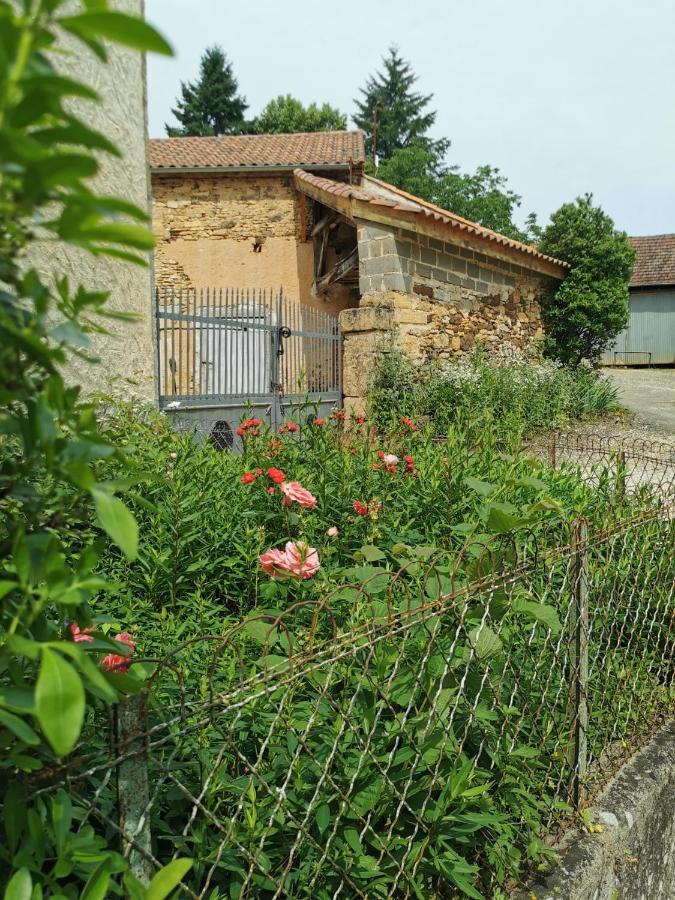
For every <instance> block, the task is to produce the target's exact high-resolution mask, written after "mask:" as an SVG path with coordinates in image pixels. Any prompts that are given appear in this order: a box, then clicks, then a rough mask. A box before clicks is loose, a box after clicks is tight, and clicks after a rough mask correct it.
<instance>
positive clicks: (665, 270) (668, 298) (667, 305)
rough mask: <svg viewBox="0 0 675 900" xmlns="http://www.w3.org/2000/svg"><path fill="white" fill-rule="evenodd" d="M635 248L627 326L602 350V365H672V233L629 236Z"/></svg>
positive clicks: (674, 252)
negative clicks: (603, 351)
mask: <svg viewBox="0 0 675 900" xmlns="http://www.w3.org/2000/svg"><path fill="white" fill-rule="evenodd" d="M629 240H630V242H631V244H632V245H633V246H634V247H635V249H636V251H637V256H636V258H635V265H634V267H633V276H632V278H631V281H630V320H629V322H628V327H627V328H626V329H625V330H624V331H622V332H621V334H620V335H619V336H618V337H617V339H616V341H615V342H614V344H613V346H611V347H608V348H607V350H606V351H605V353H604V355H603V357H602V361H603V363H605V364H606V365H629V366H630V365H675V234H654V235H646V236H644V237H632V238H629Z"/></svg>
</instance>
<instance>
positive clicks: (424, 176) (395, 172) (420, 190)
mask: <svg viewBox="0 0 675 900" xmlns="http://www.w3.org/2000/svg"><path fill="white" fill-rule="evenodd" d="M434 167H435V159H434V154H433V153H432V151H431V150H430V148H429V147H428V146H426V145H425V144H422V143H420V142H419V141H415V142H414V143H412V144H411V145H410V146H409V147H403V148H400V149H398V150H394V152H393V153H392V155H391V156H390V157H389V159H385V160H383V162H382V163H380V165H379V167H378V169H377V177H378V178H380V179H381V180H382V181H386V182H387V183H388V184H393V185H394V187H398V188H401V189H402V190H404V191H408V193H409V194H414V195H415V196H416V197H421V198H422V199H423V200H429V201H430V202H431V203H434V202H435V197H436V193H437V188H438V182H439V176H440V174H441V172H440V171H437V170H436V171H435V170H434Z"/></svg>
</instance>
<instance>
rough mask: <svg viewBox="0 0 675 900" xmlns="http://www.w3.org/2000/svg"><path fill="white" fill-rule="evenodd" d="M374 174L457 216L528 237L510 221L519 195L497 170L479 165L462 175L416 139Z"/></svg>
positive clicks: (397, 151) (386, 161)
mask: <svg viewBox="0 0 675 900" xmlns="http://www.w3.org/2000/svg"><path fill="white" fill-rule="evenodd" d="M377 174H378V177H379V178H381V179H382V180H383V181H387V182H388V183H389V184H393V185H394V186H395V187H399V188H402V189H403V190H405V191H408V192H409V193H411V194H415V196H417V197H421V198H422V199H423V200H429V201H430V202H431V203H435V204H437V205H438V206H441V207H443V209H447V210H449V211H450V212H453V213H455V214H456V215H458V216H463V217H464V218H465V219H470V220H471V221H472V222H477V223H478V224H479V225H484V226H485V227H486V228H492V229H493V230H494V231H499V232H500V233H501V234H506V235H508V236H509V237H513V238H515V239H516V240H526V239H527V235H526V233H524V232H523V231H521V230H520V229H519V228H518V227H517V225H516V224H515V223H514V221H513V213H514V211H515V209H516V208H517V207H518V206H520V199H521V198H520V196H519V195H518V194H516V193H515V192H514V191H512V190H510V189H509V187H508V183H507V181H506V178H505V177H504V176H503V175H502V174H501V173H500V171H499V169H495V168H493V167H492V166H479V167H478V169H476V171H475V173H474V174H462V173H460V172H458V171H457V169H456V168H446V167H444V166H443V164H442V162H441V161H440V160H439V159H438V155H437V153H436V152H435V150H434V149H433V148H432V147H429V146H427V145H425V144H423V143H419V142H415V143H413V144H411V145H410V146H409V147H404V148H402V149H399V150H395V151H394V153H393V154H392V155H391V157H390V159H387V160H385V161H384V162H383V163H382V164H381V165H380V167H379V169H378V172H377ZM530 218H531V217H530ZM529 221H530V219H528V222H529Z"/></svg>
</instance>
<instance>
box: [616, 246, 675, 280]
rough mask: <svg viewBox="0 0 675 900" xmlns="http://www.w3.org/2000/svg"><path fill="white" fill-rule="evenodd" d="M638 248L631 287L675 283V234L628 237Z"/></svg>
mask: <svg viewBox="0 0 675 900" xmlns="http://www.w3.org/2000/svg"><path fill="white" fill-rule="evenodd" d="M628 240H629V241H630V242H631V244H632V245H633V246H634V247H635V249H636V250H637V256H636V257H635V265H634V266H633V276H632V278H631V280H630V285H631V287H652V286H657V285H666V284H669V285H670V284H675V234H650V235H645V236H644V237H631V238H628Z"/></svg>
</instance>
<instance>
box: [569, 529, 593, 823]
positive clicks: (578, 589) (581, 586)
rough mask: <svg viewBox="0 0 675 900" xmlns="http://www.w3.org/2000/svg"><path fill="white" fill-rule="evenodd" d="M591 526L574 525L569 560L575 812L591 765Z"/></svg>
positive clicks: (572, 793)
mask: <svg viewBox="0 0 675 900" xmlns="http://www.w3.org/2000/svg"><path fill="white" fill-rule="evenodd" d="M588 575H589V573H588V524H587V523H586V521H585V520H584V519H579V520H578V521H577V522H575V523H574V526H573V530H572V557H571V560H570V589H571V597H570V606H571V608H570V616H569V660H570V704H569V716H570V723H571V726H572V727H571V734H570V738H571V740H570V747H569V754H568V759H569V764H570V784H569V795H570V803H571V805H572V806H573V807H574V809H575V810H579V809H580V808H581V804H582V803H583V791H584V781H585V778H586V770H587V763H588V637H589V631H588V626H589V614H588Z"/></svg>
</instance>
